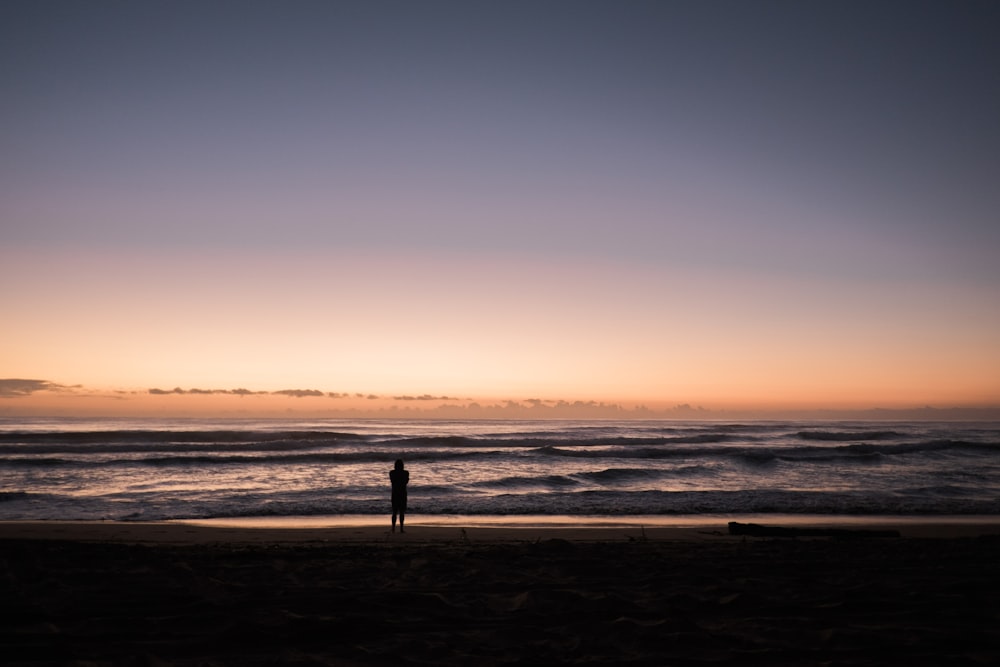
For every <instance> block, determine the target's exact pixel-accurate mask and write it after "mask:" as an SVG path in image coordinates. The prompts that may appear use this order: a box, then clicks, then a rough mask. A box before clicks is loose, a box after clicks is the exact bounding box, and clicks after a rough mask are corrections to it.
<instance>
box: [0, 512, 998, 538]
mask: <svg viewBox="0 0 1000 667" xmlns="http://www.w3.org/2000/svg"><path fill="white" fill-rule="evenodd" d="M730 521H738V522H740V523H754V524H759V525H764V526H768V527H782V528H833V529H849V530H857V531H885V530H890V531H897V532H898V533H899V536H900V537H901V538H934V539H955V538H965V537H981V536H989V535H1000V516H970V515H962V516H863V517H859V516H831V515H819V516H814V515H711V516H706V515H694V516H629V517H609V516H602V517H594V516H583V517H573V516H455V515H449V516H421V517H419V518H417V517H414V518H413V519H411V520H409V521H407V524H406V525H407V531H406V532H405V533H398V532H397V533H392V532H391V531H390V527H389V519H388V517H385V518H382V517H377V516H372V515H351V516H308V517H295V516H287V517H240V518H226V519H186V520H171V521H149V522H144V521H64V520H26V521H20V520H14V521H0V539H3V540H66V541H80V542H124V543H136V544H142V543H171V544H211V543H250V544H252V543H328V542H334V543H336V542H362V543H363V542H389V541H392V542H396V543H418V542H449V541H459V542H487V543H489V542H537V541H541V540H549V539H561V540H569V541H591V542H602V541H609V542H615V541H626V542H631V541H647V540H654V541H666V540H670V541H728V540H741V539H744V537H743V536H737V535H730V534H729V527H728V524H729V522H730Z"/></svg>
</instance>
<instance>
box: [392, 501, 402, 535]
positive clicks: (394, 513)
mask: <svg viewBox="0 0 1000 667" xmlns="http://www.w3.org/2000/svg"><path fill="white" fill-rule="evenodd" d="M402 525H403V524H400V527H402ZM392 532H394V533H395V532H396V506H395V505H393V506H392Z"/></svg>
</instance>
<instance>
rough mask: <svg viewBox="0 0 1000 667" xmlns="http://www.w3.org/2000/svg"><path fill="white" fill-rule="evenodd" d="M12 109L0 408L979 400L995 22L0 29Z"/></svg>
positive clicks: (248, 11) (987, 308)
mask: <svg viewBox="0 0 1000 667" xmlns="http://www.w3.org/2000/svg"><path fill="white" fill-rule="evenodd" d="M0 95H2V100H3V104H0V312H2V313H3V325H2V326H0V414H13V415H16V414H28V413H34V414H38V413H45V412H52V413H53V414H55V413H59V414H64V413H74V412H79V413H92V412H94V411H103V412H121V413H123V414H126V413H130V412H136V411H147V412H156V411H157V410H161V411H171V410H172V411H197V410H199V409H200V410H203V411H219V412H226V411H228V410H242V411H251V412H252V411H254V410H261V411H263V410H267V409H280V410H291V409H301V410H310V411H314V412H317V413H323V412H324V411H330V410H342V409H348V408H356V407H358V406H365V405H368V406H371V405H375V404H378V405H379V406H382V407H386V408H391V407H393V406H401V407H409V406H411V405H412V404H413V400H412V399H413V398H414V397H422V400H421V401H420V405H422V406H427V407H439V406H440V405H442V404H455V405H468V404H469V403H470V402H477V403H482V402H486V403H489V402H490V401H516V402H522V401H536V402H541V403H534V404H546V405H556V404H565V403H576V404H586V405H590V404H593V403H594V402H607V403H609V404H614V405H621V406H626V407H634V406H648V407H653V408H667V407H670V406H676V405H685V406H686V405H691V406H697V407H699V408H701V407H704V408H706V409H709V410H724V409H751V408H752V409H763V410H789V409H817V408H831V409H838V408H843V409H848V408H849V409H863V408H873V407H886V408H903V407H916V406H927V405H930V406H937V407H945V408H947V407H982V406H998V405H1000V261H997V257H998V254H1000V253H998V250H1000V187H997V181H998V177H1000V123H998V122H997V119H998V118H1000V5H998V4H997V3H994V2H985V1H983V2H979V1H968V2H918V1H912V2H866V3H860V2H832V1H831V2H823V1H818V2H808V3H801V2H791V1H789V2H776V1H759V2H744V1H738V2H737V1H732V2H730V1H722V0H707V1H700V2H693V1H692V2H683V1H678V2H640V1H632V2H628V1H626V2H586V1H573V2H557V1H542V2H519V1H516V0H515V1H510V2H477V1H474V0H473V1H468V2H382V1H378V0H376V1H366V2H311V1H305V0H292V1H286V2H277V1H275V2H259V1H254V0H242V1H238V2H237V1H233V2H229V1H208V2H205V1H197V2H194V1H190V2H189V1H186V0H175V1H171V2H157V1H155V0H151V1H149V2H123V1H108V0H93V1H91V2H73V1H65V2H62V1H51V0H30V1H20V0H8V1H7V2H4V3H2V4H0ZM193 390H194V391H193ZM236 390H239V391H236ZM275 392H284V393H277V394H276V393H275ZM560 402H561V403H560ZM526 404H532V403H526ZM199 406H200V407H199Z"/></svg>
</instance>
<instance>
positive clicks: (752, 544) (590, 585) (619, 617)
mask: <svg viewBox="0 0 1000 667" xmlns="http://www.w3.org/2000/svg"><path fill="white" fill-rule="evenodd" d="M0 549H2V551H0V645H2V647H3V648H2V651H3V662H5V663H6V664H11V665H68V664H79V665H161V664H163V665H166V664H171V665H209V666H210V665H270V664H283V665H389V664H393V665H396V664H410V665H492V664H514V663H518V664H522V663H525V664H578V663H606V664H637V665H661V664H671V665H727V664H731V665H737V664H738V665H906V666H907V667H909V666H910V665H914V664H936V665H985V664H1000V539H997V538H995V537H991V538H978V539H972V538H969V539H957V540H909V539H907V540H886V541H878V542H877V543H873V542H871V541H868V540H865V541H862V542H855V541H846V542H841V541H830V540H801V541H799V540H796V541H788V540H775V541H763V540H751V541H748V542H745V543H741V542H738V541H732V540H725V541H718V542H655V541H650V542H633V543H610V542H567V541H562V540H551V541H547V542H539V543H496V544H478V543H471V544H470V543H427V544H420V543H416V542H408V543H405V544H392V543H390V544H349V543H340V544H334V543H327V544H313V545H301V544H300V545H291V544H286V545H270V546H268V545H211V546H205V545H200V546H199V545H193V546H137V545H131V546H130V545H124V544H100V543H71V542H58V541H19V540H13V541H4V542H0Z"/></svg>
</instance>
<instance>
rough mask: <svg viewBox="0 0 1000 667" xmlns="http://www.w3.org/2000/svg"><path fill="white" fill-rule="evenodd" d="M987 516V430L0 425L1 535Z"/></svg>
mask: <svg viewBox="0 0 1000 667" xmlns="http://www.w3.org/2000/svg"><path fill="white" fill-rule="evenodd" d="M397 458H402V459H403V460H404V461H405V464H406V468H407V469H408V470H409V471H410V489H409V511H408V517H411V518H412V517H421V516H422V517H428V516H439V517H447V516H452V515H462V516H469V515H479V516H486V515H489V516H494V515H501V516H524V515H529V516H539V517H544V516H567V515H568V516H581V517H582V516H588V517H633V516H650V515H656V516H661V517H666V516H670V515H757V516H759V515H769V514H781V515H788V514H793V515H853V516H858V515H864V516H882V515H892V516H903V515H919V516H929V515H933V516H945V515H1000V423H926V422H796V421H768V422H746V423H717V422H698V421H691V422H681V421H416V420H414V421H405V420H356V421H351V420H292V419H268V420H247V419H243V420H236V419H230V420H219V419H212V420H204V419H170V420H150V419H143V420H122V419H117V420H107V419H101V420H97V419H0V520H119V521H129V520H139V521H156V520H169V519H220V518H234V517H318V516H331V515H332V516H348V515H350V516H356V515H387V514H388V512H389V509H390V507H389V470H390V469H391V467H392V465H393V462H394V461H395V460H396V459H397Z"/></svg>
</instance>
